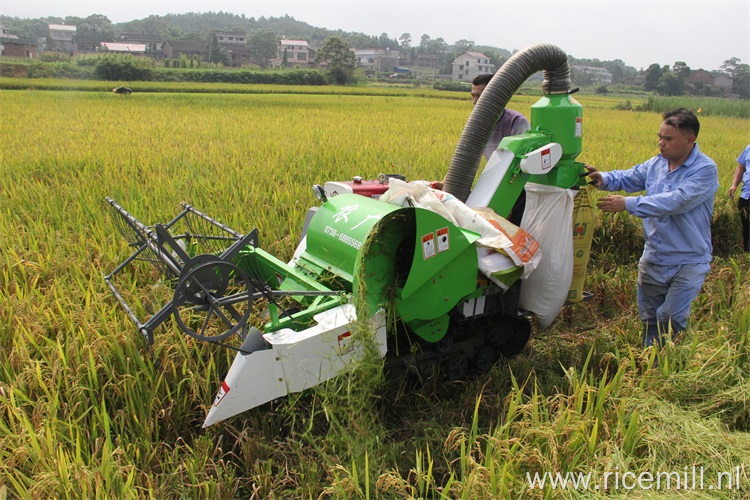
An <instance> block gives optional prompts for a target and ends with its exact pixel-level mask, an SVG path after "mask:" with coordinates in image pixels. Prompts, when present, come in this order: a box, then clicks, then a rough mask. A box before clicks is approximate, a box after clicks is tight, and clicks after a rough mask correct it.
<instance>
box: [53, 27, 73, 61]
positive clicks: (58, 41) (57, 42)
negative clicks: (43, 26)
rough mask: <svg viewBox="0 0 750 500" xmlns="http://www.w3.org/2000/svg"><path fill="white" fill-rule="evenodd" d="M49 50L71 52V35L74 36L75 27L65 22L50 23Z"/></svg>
mask: <svg viewBox="0 0 750 500" xmlns="http://www.w3.org/2000/svg"><path fill="white" fill-rule="evenodd" d="M48 29H49V50H54V51H58V52H66V53H68V54H73V49H74V47H73V37H74V36H76V27H75V26H68V25H66V24H50V25H49V26H48Z"/></svg>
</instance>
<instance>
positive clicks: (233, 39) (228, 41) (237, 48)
mask: <svg viewBox="0 0 750 500" xmlns="http://www.w3.org/2000/svg"><path fill="white" fill-rule="evenodd" d="M215 36H216V41H217V42H218V43H219V46H220V47H221V48H222V49H223V50H224V51H225V52H226V53H227V57H228V59H229V65H230V66H232V67H233V68H239V67H240V66H242V65H243V64H248V63H249V62H250V56H251V54H250V49H249V48H248V46H247V34H246V33H244V32H242V31H220V32H217V33H216V35H215Z"/></svg>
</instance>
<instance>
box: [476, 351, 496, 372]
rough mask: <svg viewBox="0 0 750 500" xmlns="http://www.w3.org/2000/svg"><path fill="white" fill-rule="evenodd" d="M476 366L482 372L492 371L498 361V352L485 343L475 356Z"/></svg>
mask: <svg viewBox="0 0 750 500" xmlns="http://www.w3.org/2000/svg"><path fill="white" fill-rule="evenodd" d="M473 361H474V366H475V367H476V369H477V370H478V371H480V372H481V373H485V372H488V371H490V369H491V368H492V367H493V366H494V365H495V362H496V361H497V352H496V351H495V349H493V348H492V347H490V346H489V345H483V346H481V348H480V349H478V350H477V354H476V356H474V359H473Z"/></svg>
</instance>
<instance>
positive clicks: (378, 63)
mask: <svg viewBox="0 0 750 500" xmlns="http://www.w3.org/2000/svg"><path fill="white" fill-rule="evenodd" d="M354 56H355V57H356V58H357V66H358V67H360V68H364V70H365V71H367V72H374V73H392V72H394V71H396V68H397V67H398V58H399V52H398V51H396V50H394V51H392V50H390V49H356V50H355V51H354Z"/></svg>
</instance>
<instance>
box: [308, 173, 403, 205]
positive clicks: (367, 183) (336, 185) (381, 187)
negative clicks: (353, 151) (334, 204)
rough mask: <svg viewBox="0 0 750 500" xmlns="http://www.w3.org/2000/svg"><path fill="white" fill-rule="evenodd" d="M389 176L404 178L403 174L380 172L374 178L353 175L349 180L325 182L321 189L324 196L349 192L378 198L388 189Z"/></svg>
mask: <svg viewBox="0 0 750 500" xmlns="http://www.w3.org/2000/svg"><path fill="white" fill-rule="evenodd" d="M390 177H395V178H398V179H401V180H406V178H405V177H404V176H403V175H398V174H380V175H378V178H377V179H374V180H364V179H362V177H359V176H355V177H353V178H352V180H350V181H336V182H326V183H325V185H324V186H323V189H324V190H325V192H326V196H329V197H330V196H337V195H340V194H344V193H350V194H358V195H360V196H366V197H368V198H375V199H378V198H380V195H382V194H383V193H385V192H386V191H388V179H389V178H390Z"/></svg>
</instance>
